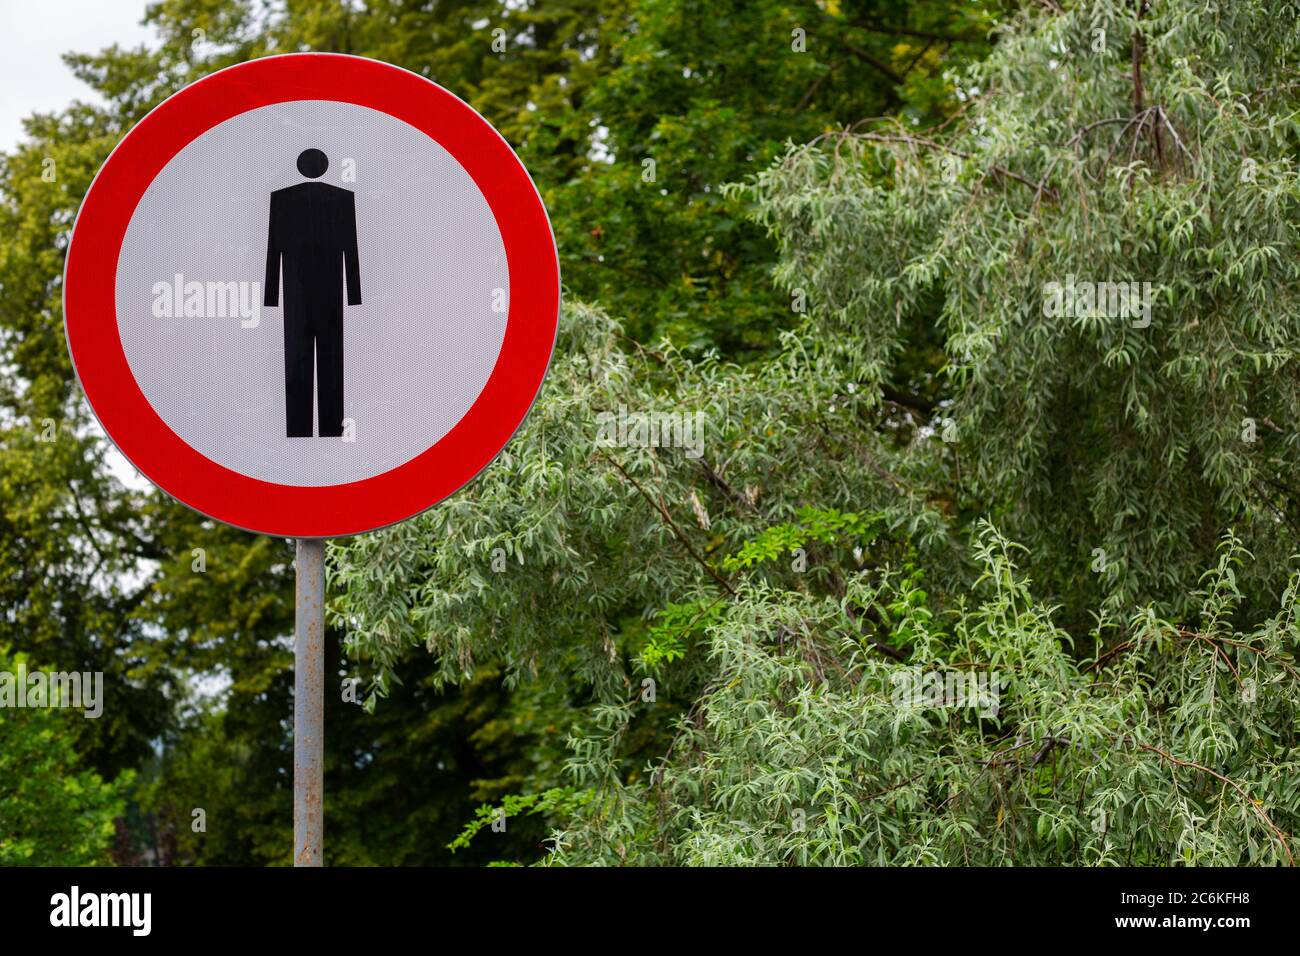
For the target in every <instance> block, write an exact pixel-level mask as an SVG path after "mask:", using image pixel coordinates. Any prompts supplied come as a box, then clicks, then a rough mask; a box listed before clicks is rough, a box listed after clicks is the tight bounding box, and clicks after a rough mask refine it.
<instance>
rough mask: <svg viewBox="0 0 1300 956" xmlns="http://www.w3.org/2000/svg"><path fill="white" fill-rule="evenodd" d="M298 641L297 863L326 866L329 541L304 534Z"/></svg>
mask: <svg viewBox="0 0 1300 956" xmlns="http://www.w3.org/2000/svg"><path fill="white" fill-rule="evenodd" d="M295 577H296V585H297V586H296V589H295V591H296V599H297V607H296V611H295V637H294V644H293V865H294V866H320V865H321V845H322V843H323V842H324V836H325V812H324V810H325V807H324V796H325V541H324V539H322V538H299V539H298V554H297V561H296V562H295Z"/></svg>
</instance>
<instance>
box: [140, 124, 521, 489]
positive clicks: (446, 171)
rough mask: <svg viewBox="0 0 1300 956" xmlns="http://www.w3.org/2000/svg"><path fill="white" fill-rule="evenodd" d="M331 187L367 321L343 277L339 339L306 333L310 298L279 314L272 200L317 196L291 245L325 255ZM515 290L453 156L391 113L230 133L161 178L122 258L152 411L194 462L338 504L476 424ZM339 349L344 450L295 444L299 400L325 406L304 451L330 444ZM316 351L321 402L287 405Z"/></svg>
mask: <svg viewBox="0 0 1300 956" xmlns="http://www.w3.org/2000/svg"><path fill="white" fill-rule="evenodd" d="M309 149H315V150H319V151H320V152H322V153H323V154H324V156H325V157H326V161H327V162H328V166H327V168H326V169H325V171H324V172H323V173H322V174H321V175H320V176H318V177H310V178H309V177H307V176H305V175H303V174H302V173H301V172H300V171H299V169H298V157H299V155H300V154H301V153H302V152H303V151H304V150H309ZM322 185H323V186H327V187H330V188H332V189H335V190H340V191H346V192H349V193H351V194H352V197H353V198H352V200H351V201H352V202H353V204H354V208H355V236H356V238H355V242H356V248H357V256H356V258H357V272H358V276H357V278H358V280H359V285H360V303H359V304H356V305H352V304H348V303H347V289H346V282H345V281H344V276H343V274H342V273H341V272H339V273H338V274H334V273H332V272H331V273H327V274H326V278H327V280H329V281H331V282H332V283H333V285H332V286H331V288H330V289H323V290H303V291H304V295H305V296H307V297H316V296H322V295H325V296H326V297H327V298H328V296H329V295H330V294H332V296H333V298H334V299H335V300H336V302H324V303H322V305H323V306H324V308H325V311H327V312H331V313H333V312H335V311H341V313H342V315H341V322H340V321H338V319H337V317H335V316H333V315H331V316H330V317H328V318H324V317H320V316H316V315H306V316H304V318H305V319H306V321H304V322H302V323H300V324H299V325H298V326H297V327H295V324H294V323H293V321H292V320H287V318H286V310H292V309H294V308H296V307H297V305H298V304H297V303H294V302H292V301H291V299H292V295H293V292H294V290H292V289H290V288H289V287H288V286H287V285H285V286H284V287H283V288H282V290H281V295H280V296H279V304H278V305H277V306H275V307H269V306H266V305H265V304H264V302H265V301H266V284H267V282H268V281H269V278H268V276H269V274H268V271H267V270H268V264H267V256H268V243H269V229H270V210H271V196H272V194H273V193H275V192H277V191H278V190H284V189H295V188H297V187H300V186H305V187H306V188H305V189H304V190H303V191H304V193H307V195H306V197H305V198H306V200H307V201H306V202H304V203H303V208H302V214H303V215H304V221H302V222H300V223H292V224H289V225H288V228H290V229H298V230H302V231H304V232H305V233H306V234H307V235H306V236H305V237H304V238H308V239H310V238H311V235H310V234H312V233H317V234H319V232H320V231H321V230H322V229H324V228H326V225H327V220H328V219H329V215H330V209H329V207H328V206H326V205H325V204H323V203H320V202H314V201H313V196H312V195H311V193H310V192H308V190H315V189H317V188H318V187H319V186H322ZM430 197H433V201H430ZM343 198H345V199H346V198H347V197H343ZM312 213H319V214H323V216H324V220H322V221H315V222H313V221H312V219H311V218H310V216H311V214H312ZM318 219H319V216H318ZM328 251H329V252H330V253H332V254H335V253H334V250H328ZM336 255H339V256H341V255H342V253H341V252H338V253H336ZM340 261H341V260H340ZM294 265H295V264H293V263H288V262H284V261H283V260H282V261H281V263H280V270H281V272H282V273H283V272H285V271H286V269H292V268H293V267H294ZM282 285H283V283H282ZM509 289H510V277H509V272H508V270H507V268H506V254H505V246H504V244H503V242H502V239H501V233H500V230H499V229H498V228H497V223H496V219H495V218H494V217H493V215H492V210H491V209H490V208H489V207H488V204H487V200H486V199H485V198H484V197H483V194H482V192H480V191H479V188H478V187H477V186H476V185H475V184H474V181H473V179H471V178H470V176H469V174H468V173H467V172H466V171H465V170H464V169H463V168H462V167H461V166H460V164H459V163H457V162H456V160H455V159H454V158H452V156H451V154H450V153H448V152H447V151H446V150H445V149H444V148H443V147H441V146H440V145H439V144H438V143H436V142H435V141H434V140H432V139H430V138H429V137H427V136H425V135H424V134H423V133H421V132H420V131H419V130H416V129H414V128H412V127H411V126H408V125H407V124H406V123H404V122H402V121H401V120H398V119H395V118H394V117H392V116H389V115H388V114H386V113H381V112H378V111H376V110H373V109H369V108H367V107H364V106H356V105H354V104H351V103H332V102H324V101H318V100H317V101H301V100H300V101H297V102H289V103H278V104H276V105H274V106H265V107H262V108H260V109H255V110H250V111H248V112H246V113H241V114H240V115H238V116H235V117H233V118H232V119H229V120H226V121H225V122H224V123H221V124H220V125H218V126H216V127H214V128H212V129H210V130H208V131H207V132H206V133H204V134H202V135H201V136H199V137H198V138H197V139H195V140H193V141H192V142H191V143H189V145H187V146H186V147H185V148H183V149H182V150H181V151H180V152H179V153H177V154H176V156H175V157H173V158H172V160H171V161H170V162H169V163H168V164H167V165H166V166H165V167H164V168H163V170H162V172H160V173H159V174H158V176H157V177H156V178H155V179H154V181H153V182H152V183H151V184H150V186H149V188H148V189H147V190H146V191H145V193H144V196H143V197H142V198H141V200H140V203H139V205H138V206H137V207H136V210H135V214H134V215H133V216H132V217H131V223H130V226H129V227H128V228H127V231H126V237H125V239H124V240H123V242H122V252H121V255H120V256H119V258H118V264H117V290H116V291H117V295H116V300H117V320H118V327H119V330H120V334H121V338H122V347H123V349H124V351H125V352H126V357H127V361H128V362H129V363H130V366H131V372H132V374H133V375H134V376H135V380H136V381H137V382H138V383H139V385H140V389H141V391H143V392H144V395H145V397H146V398H147V399H148V400H149V403H150V404H151V405H152V406H153V407H154V409H155V410H156V411H157V413H158V415H159V416H160V417H161V418H162V419H163V421H164V422H166V423H167V425H168V426H170V427H171V428H172V430H174V431H175V432H176V434H177V435H179V436H180V437H181V438H182V439H183V440H184V441H185V442H186V443H187V444H189V445H191V446H192V447H193V448H194V449H195V450H196V451H198V452H200V453H201V454H203V455H204V456H206V457H208V458H210V459H212V460H213V461H215V462H217V463H218V464H221V465H223V466H225V467H227V468H229V469H231V470H232V471H236V472H239V473H240V474H242V475H247V476H249V477H251V478H260V479H262V480H264V481H271V482H277V483H281V484H291V485H309V486H310V485H334V484H342V483H345V482H351V481H358V480H360V479H364V478H370V477H373V476H374V475H377V474H380V473H382V472H386V471H389V470H391V469H392V468H394V467H396V466H398V465H401V464H404V463H405V462H407V461H409V460H411V459H412V458H414V457H415V456H416V455H418V454H420V453H421V452H423V451H424V450H425V449H427V448H429V447H430V446H432V445H433V444H434V443H435V442H437V441H438V439H440V438H442V437H443V435H445V434H446V433H447V432H448V431H450V430H451V428H452V426H453V425H455V424H456V422H457V421H459V420H460V418H461V417H462V416H463V415H464V414H465V412H466V411H467V410H468V409H469V407H470V406H471V405H472V404H473V403H474V400H475V399H476V398H478V396H479V393H480V392H481V391H482V390H483V386H484V385H485V384H486V383H487V380H488V376H489V375H490V374H491V373H492V368H493V366H494V365H495V364H496V360H497V354H498V353H499V352H500V350H501V343H502V340H503V339H504V336H505V327H506V309H505V306H506V303H507V302H508V301H509ZM314 304H315V303H312V305H314ZM304 305H305V306H306V307H307V308H311V305H307V304H306V303H304ZM286 323H288V324H286ZM321 326H328V327H321ZM330 335H341V342H339V343H337V346H338V348H340V349H341V352H342V356H343V375H342V383H341V385H342V410H343V415H342V418H343V419H344V421H345V423H346V424H345V432H344V435H343V436H341V438H340V440H335V441H320V440H304V436H303V435H302V434H301V432H302V429H299V430H298V431H299V432H300V434H298V435H297V436H295V437H290V434H289V428H288V420H287V419H288V415H289V410H288V408H287V407H286V406H287V403H288V402H289V401H291V400H294V399H301V400H302V403H303V408H308V406H309V405H311V406H313V408H312V409H311V414H310V416H309V417H310V420H311V424H312V425H313V426H314V427H313V429H312V434H310V435H307V436H306V437H307V438H311V439H318V438H319V437H320V435H321V429H322V425H323V426H324V428H325V430H326V431H328V430H329V425H330V423H328V422H322V420H321V415H320V412H321V408H320V398H321V392H322V391H325V392H326V393H327V402H328V390H329V389H331V388H334V387H336V386H337V384H338V383H337V382H334V381H329V380H328V376H325V375H322V371H323V369H322V365H323V363H322V361H321V359H322V353H323V352H326V351H327V350H331V349H333V348H334V347H335V343H331V342H329V341H328V337H329V336H330ZM295 336H297V337H299V338H300V339H302V341H301V342H295V341H294V337H295ZM313 346H314V351H315V371H316V374H315V379H316V381H315V383H314V384H315V387H314V388H313V389H312V390H311V391H312V394H310V395H305V394H304V395H295V394H287V393H286V388H287V386H286V370H285V364H286V350H288V357H289V359H290V361H292V360H293V358H294V354H293V353H294V352H295V350H301V351H302V352H303V353H304V354H306V355H307V356H308V357H310V355H311V353H312V351H313ZM310 377H311V376H310V375H309V376H307V378H308V379H310ZM295 384H298V383H295ZM306 384H311V383H310V382H307V383H306ZM302 391H303V392H304V393H305V391H306V390H305V389H303V390H302ZM298 424H300V423H298ZM344 438H345V439H346V440H342V439H344Z"/></svg>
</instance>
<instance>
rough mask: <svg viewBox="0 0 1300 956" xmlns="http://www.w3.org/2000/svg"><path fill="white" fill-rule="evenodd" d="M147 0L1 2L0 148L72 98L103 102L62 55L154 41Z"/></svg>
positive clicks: (10, 145)
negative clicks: (146, 21) (145, 22)
mask: <svg viewBox="0 0 1300 956" xmlns="http://www.w3.org/2000/svg"><path fill="white" fill-rule="evenodd" d="M144 10H145V0H42V2H40V3H34V2H29V0H0V150H2V151H4V152H10V151H11V150H13V148H14V146H16V145H17V144H18V142H19V141H20V140H21V139H23V138H24V134H23V125H22V121H23V119H24V118H25V117H28V116H31V115H32V114H33V113H52V112H55V111H57V110H60V109H63V108H64V107H66V106H67V105H68V104H69V103H70V102H72V100H74V99H79V100H83V101H85V102H89V103H102V102H103V100H102V98H101V97H100V96H99V95H98V94H97V93H95V92H94V91H93V90H91V89H90V87H88V86H86V85H85V84H84V83H82V82H81V81H80V80H78V79H77V78H76V77H75V76H73V75H72V71H71V70H70V69H68V67H67V66H66V65H65V64H64V62H63V59H62V56H63V54H64V53H94V52H96V51H98V50H101V49H103V48H104V47H108V46H112V45H113V44H114V43H116V44H118V45H119V46H123V47H134V46H138V45H140V44H141V43H145V42H151V41H154V40H155V39H156V38H155V37H154V34H153V31H152V30H150V29H146V28H145V27H143V26H141V24H140V20H141V19H142V18H143V17H144Z"/></svg>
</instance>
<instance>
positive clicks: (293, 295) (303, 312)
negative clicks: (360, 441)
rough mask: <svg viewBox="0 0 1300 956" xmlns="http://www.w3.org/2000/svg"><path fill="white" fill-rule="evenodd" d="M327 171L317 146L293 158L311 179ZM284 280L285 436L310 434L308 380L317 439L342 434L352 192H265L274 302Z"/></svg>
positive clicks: (307, 188)
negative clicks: (315, 411) (268, 200)
mask: <svg viewBox="0 0 1300 956" xmlns="http://www.w3.org/2000/svg"><path fill="white" fill-rule="evenodd" d="M328 168H329V158H328V157H326V155H325V154H324V153H322V152H321V151H320V150H319V149H307V150H304V151H303V152H302V153H301V154H300V155H299V156H298V171H299V172H300V173H302V174H303V175H304V176H306V177H308V178H309V179H317V178H319V177H320V176H322V175H324V173H325V170H326V169H328ZM282 270H283V278H284V393H285V419H286V433H287V435H288V437H290V438H311V437H312V420H311V419H312V415H311V412H312V385H313V379H314V384H315V386H316V405H317V409H318V420H319V430H320V436H321V437H322V438H337V437H340V436H341V435H342V434H343V292H344V284H345V282H346V285H347V304H348V305H360V304H361V269H360V266H359V264H358V262H357V214H356V196H355V194H354V193H353V192H352V191H351V190H348V189H342V188H340V187H338V186H331V185H329V184H328V183H320V182H307V183H299V184H298V185H296V186H289V187H287V188H285V189H277V190H275V192H273V193H271V224H270V228H269V230H268V234H267V242H266V295H265V299H264V304H265V305H266V306H268V307H274V306H276V305H277V304H278V301H279V297H280V281H281V271H282Z"/></svg>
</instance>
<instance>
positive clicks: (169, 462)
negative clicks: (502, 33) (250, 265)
mask: <svg viewBox="0 0 1300 956" xmlns="http://www.w3.org/2000/svg"><path fill="white" fill-rule="evenodd" d="M292 100H336V101H339V102H343V103H355V104H357V105H360V106H368V107H370V108H371V109H376V110H381V111H383V112H385V113H388V114H389V115H390V116H394V117H396V118H397V119H400V120H402V121H403V122H406V123H408V124H410V125H411V126H414V127H415V128H416V129H418V130H420V131H421V132H423V133H424V134H425V135H427V136H429V137H430V138H432V139H434V140H436V141H437V142H438V143H439V144H441V145H442V146H443V147H444V148H445V149H446V150H447V151H448V152H449V153H451V155H452V156H453V157H455V159H456V161H457V162H458V163H460V164H461V166H463V167H464V168H465V170H466V171H467V172H468V173H469V174H470V176H471V177H472V178H473V180H474V182H475V183H476V184H477V185H478V188H479V190H480V191H481V192H482V193H483V195H484V197H485V198H486V199H487V202H488V205H489V207H490V208H491V210H492V214H493V215H494V216H495V217H496V220H497V225H498V227H499V228H500V230H501V237H502V240H503V241H504V244H505V250H506V263H507V269H508V272H509V276H510V290H511V295H510V303H509V310H508V314H507V318H506V331H505V339H504V342H503V343H502V346H501V352H500V355H499V356H498V357H497V362H496V366H495V367H494V368H493V370H492V374H491V376H490V377H489V378H488V381H487V384H486V385H485V386H484V388H483V391H482V393H481V394H480V395H479V397H478V399H477V400H476V401H475V402H474V404H473V405H472V406H471V407H470V409H469V411H468V412H467V413H466V414H465V416H464V417H463V418H462V419H461V420H460V421H459V422H458V423H457V424H456V425H455V426H454V427H453V428H452V429H451V431H450V432H448V433H447V434H446V435H445V436H443V438H442V439H441V440H439V441H438V442H437V443H436V444H434V445H433V446H432V447H430V448H428V449H427V450H426V451H424V452H422V453H421V454H419V455H417V456H416V457H415V458H413V459H411V460H410V461H408V462H406V463H405V464H402V465H399V466H398V467H396V468H394V469H392V470H391V471H388V472H385V473H383V474H380V475H376V476H374V477H372V478H367V479H363V480H361V481H355V482H350V483H347V484H341V485H327V486H320V487H300V486H293V485H282V484H276V483H273V482H268V481H262V480H259V479H257V478H250V477H249V476H247V475H242V474H239V473H238V472H235V471H232V470H230V469H229V468H226V467H224V466H222V465H219V464H217V463H216V462H214V461H212V460H211V459H209V458H207V457H205V456H204V455H202V454H200V453H199V452H197V451H195V450H194V449H193V448H191V447H190V446H189V445H187V444H186V443H185V442H184V441H183V440H182V439H181V438H180V436H178V435H177V434H176V433H175V432H173V431H172V430H171V428H170V427H169V426H168V425H167V424H166V423H165V422H164V421H163V420H162V419H161V418H160V417H159V416H158V414H157V412H155V411H154V409H153V407H152V406H151V405H150V404H149V402H148V400H147V399H146V398H145V396H144V394H143V392H141V390H140V387H139V385H138V384H137V383H136V380H135V377H134V376H133V375H132V373H131V369H130V366H129V365H128V363H127V360H126V354H125V353H124V351H123V349H122V341H121V337H120V334H119V330H118V324H117V311H116V295H115V287H116V278H117V260H118V255H119V254H120V252H121V248H122V240H123V237H124V236H125V234H126V229H127V226H128V224H129V223H130V221H131V216H132V214H133V213H134V212H135V208H136V205H137V204H138V203H139V201H140V198H141V197H142V196H143V195H144V192H145V190H146V189H147V188H148V187H149V184H150V183H152V182H153V180H154V178H155V177H156V176H157V175H158V173H159V172H161V171H162V169H163V168H164V167H165V166H166V165H167V163H168V162H170V161H171V159H172V158H173V157H174V156H175V155H176V154H177V153H178V152H180V150H181V149H183V148H184V147H185V146H186V145H187V144H188V143H190V142H191V141H192V140H193V139H194V138H195V137H197V136H199V135H200V134H202V133H204V132H206V131H207V130H209V129H211V128H212V127H213V126H216V125H217V124H218V123H221V122H224V121H225V120H227V119H230V118H231V117H233V116H237V115H239V114H240V113H244V112H246V111H248V110H252V109H257V108H258V107H262V106H270V105H273V104H275V103H283V102H288V101H292ZM559 308H560V273H559V260H558V254H557V252H556V248H555V236H554V234H553V233H552V231H551V224H550V220H549V219H548V218H547V215H546V209H545V207H544V206H543V205H542V200H541V197H540V196H539V195H538V193H537V188H536V187H535V186H534V185H533V181H532V179H531V178H530V177H529V175H528V172H527V171H526V170H525V169H524V167H523V164H522V163H521V162H520V161H519V158H518V157H517V156H516V155H515V154H514V151H513V150H512V149H511V148H510V146H509V144H507V143H506V141H505V140H504V139H502V138H501V135H500V134H499V133H497V131H496V130H495V129H493V128H492V126H491V125H490V124H489V123H488V122H487V120H485V119H483V118H482V117H481V116H479V115H478V114H477V113H476V112H474V110H473V109H472V108H471V107H470V106H469V105H468V104H466V103H465V102H464V101H463V100H461V99H459V98H458V97H456V96H455V95H454V94H452V93H450V92H448V91H447V90H444V89H443V88H442V87H440V86H438V85H437V84H435V83H432V82H430V81H429V80H427V79H425V78H424V77H422V76H420V75H418V74H416V73H411V72H409V71H407V70H404V69H402V68H401V67H396V66H393V65H391V64H388V63H383V62H380V61H378V60H369V59H365V58H363V57H357V56H346V55H343V54H336V53H291V54H286V55H283V56H272V57H265V58H262V59H257V60H251V61H249V62H247V63H241V64H238V65H236V66H232V67H227V68H226V69H224V70H220V71H219V72H217V73H213V74H212V75H210V76H207V77H204V78H203V79H201V80H198V81H197V82H195V83H193V84H191V85H190V86H187V87H185V88H184V89H182V90H180V91H179V92H177V93H176V94H174V95H173V96H171V97H169V98H168V99H167V100H165V101H164V102H163V103H161V104H159V106H157V107H156V108H155V109H154V110H153V111H152V112H150V113H149V114H148V115H147V116H146V117H145V118H144V119H142V120H141V121H140V122H139V123H138V124H137V125H136V126H135V127H134V128H132V129H131V131H130V132H129V133H127V135H126V137H125V138H124V139H123V140H122V141H121V143H119V144H118V146H117V148H116V149H115V150H114V151H113V153H112V155H110V156H109V157H108V160H107V161H106V162H105V163H104V166H103V168H102V169H101V170H100V171H99V175H98V176H96V177H95V180H94V182H93V183H92V184H91V186H90V189H89V191H88V192H87V193H86V198H85V201H84V202H82V204H81V210H80V212H79V213H78V214H77V221H76V225H75V227H74V231H73V237H72V241H71V244H70V246H69V249H68V258H67V267H66V269H65V273H64V316H65V324H66V329H67V336H68V348H69V350H70V351H71V353H72V361H73V365H74V367H75V368H76V371H77V375H78V378H79V379H80V380H81V385H82V388H83V389H84V390H85V393H86V397H87V399H88V400H89V401H90V406H91V408H92V410H93V411H94V412H95V414H96V415H97V416H98V418H99V421H100V424H102V425H103V427H104V430H105V431H106V432H107V433H108V435H109V437H110V438H111V439H112V440H113V441H114V443H116V445H117V447H118V448H119V449H121V451H122V454H124V455H125V456H126V457H127V459H128V460H129V461H130V462H131V463H132V464H133V465H134V466H135V467H136V468H137V469H139V470H140V472H141V473H142V474H144V475H145V477H147V478H148V479H149V480H150V481H152V482H153V483H154V484H156V485H158V487H160V488H162V489H163V490H164V491H166V492H167V493H168V494H170V495H172V496H173V497H174V498H176V499H177V500H179V501H181V502H182V503H184V504H186V505H189V506H190V507H191V508H194V509H195V510H196V511H199V512H201V513H203V514H205V515H208V516H209V517H212V518H216V519H217V520H219V521H223V522H226V523H228V524H232V525H235V526H236V527H239V528H243V529H245V530H248V531H254V532H260V533H264V534H271V535H277V536H284V537H304V538H316V537H334V536H341V535H349V534H357V533H359V532H363V531H370V530H374V529H375V528H380V527H383V526H385V525H389V524H392V523H394V522H397V521H401V520H403V519H405V518H409V517H411V516H412V515H415V514H418V513H419V512H421V511H424V510H425V509H426V508H430V507H432V506H433V505H435V504H437V503H438V502H440V501H442V500H443V499H445V498H447V497H448V496H449V495H451V494H453V493H454V492H456V491H457V490H458V489H460V488H462V487H464V486H465V485H466V484H468V483H469V482H470V481H472V480H473V479H474V478H475V477H476V476H477V475H478V473H479V472H480V471H482V470H483V469H484V468H485V467H487V465H488V464H489V463H491V461H492V460H493V459H494V458H495V457H496V456H497V454H498V453H499V452H500V451H501V449H502V448H503V447H504V446H505V445H506V443H507V442H508V441H509V440H510V438H511V437H512V436H513V435H514V433H515V431H516V430H517V429H518V428H519V425H520V424H521V423H522V422H523V420H524V418H525V417H526V416H527V414H528V412H529V410H530V409H531V407H532V404H533V401H534V400H535V399H536V397H537V393H538V391H539V389H540V388H541V384H542V379H543V378H544V376H545V375H546V370H547V367H548V366H549V365H550V360H551V353H552V351H553V350H554V348H555V335H556V329H557V326H558V323H559Z"/></svg>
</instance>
